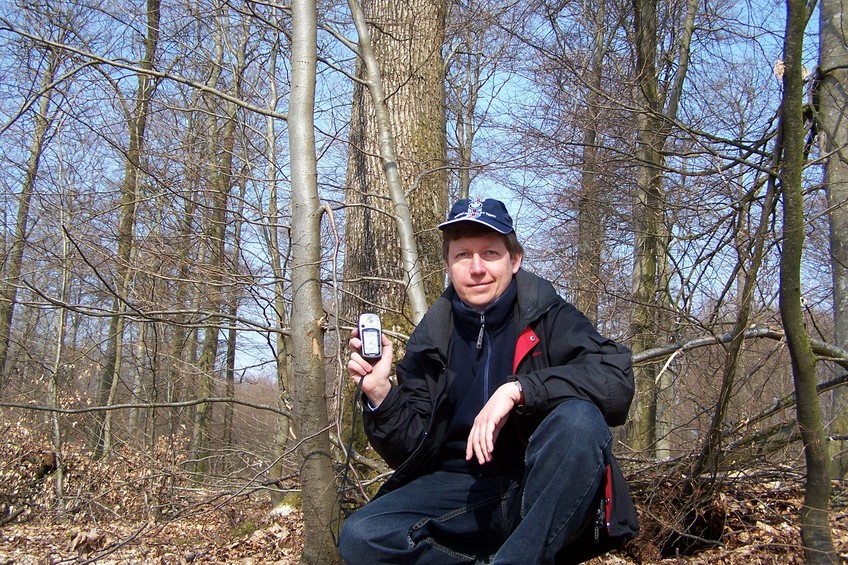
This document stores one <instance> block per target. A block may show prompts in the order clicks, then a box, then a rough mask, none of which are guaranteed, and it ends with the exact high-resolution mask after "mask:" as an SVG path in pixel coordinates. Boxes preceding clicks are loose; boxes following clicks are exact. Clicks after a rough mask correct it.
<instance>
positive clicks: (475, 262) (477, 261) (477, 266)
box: [471, 253, 485, 273]
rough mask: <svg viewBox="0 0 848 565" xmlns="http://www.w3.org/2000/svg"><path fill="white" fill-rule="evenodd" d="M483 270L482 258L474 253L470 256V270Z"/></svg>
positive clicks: (474, 271)
mask: <svg viewBox="0 0 848 565" xmlns="http://www.w3.org/2000/svg"><path fill="white" fill-rule="evenodd" d="M483 271H485V268H484V267H483V258H482V257H480V255H478V254H477V253H475V254H474V255H472V256H471V272H472V273H482V272H483Z"/></svg>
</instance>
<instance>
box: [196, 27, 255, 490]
mask: <svg viewBox="0 0 848 565" xmlns="http://www.w3.org/2000/svg"><path fill="white" fill-rule="evenodd" d="M228 29H229V26H228V22H227V19H226V17H223V16H222V17H221V18H220V21H219V28H218V31H217V36H216V49H217V52H218V54H217V56H216V60H217V61H218V63H217V64H215V65H214V67H215V69H216V71H215V72H214V73H213V74H212V78H210V80H209V84H211V85H214V84H216V83H217V81H218V78H219V74H218V73H219V72H220V69H221V68H222V67H223V64H222V63H221V61H222V60H223V48H224V45H225V44H227V45H229V44H230V42H231V41H232V38H231V37H225V35H226V33H227V30H228ZM246 42H247V35H245V36H244V37H243V38H242V40H241V42H240V43H239V44H238V45H237V46H236V47H237V49H238V53H237V64H236V68H235V69H234V71H233V72H234V75H233V84H232V85H231V88H232V91H233V92H232V93H233V95H234V96H238V95H239V90H240V80H241V73H242V72H243V70H244V66H245V49H246V46H245V43H246ZM210 114H211V115H215V112H210ZM237 118H238V107H237V106H236V104H235V103H233V102H227V103H226V104H225V118H224V123H223V124H222V125H221V127H220V128H219V127H217V124H215V122H213V127H212V128H211V130H210V134H209V135H210V138H209V139H210V147H211V148H215V149H217V151H210V154H211V155H214V162H213V163H212V166H211V168H212V170H213V171H214V175H213V178H212V181H211V185H212V186H211V192H212V196H211V199H212V201H211V203H210V209H211V216H210V218H209V224H208V228H207V234H206V240H207V246H208V248H209V252H210V255H209V262H208V268H209V272H208V273H207V278H208V280H209V281H210V284H208V285H207V287H206V288H207V290H206V303H207V308H208V311H209V313H210V316H209V321H208V323H207V325H206V327H205V328H204V331H203V346H202V348H201V353H200V359H199V360H198V371H199V376H200V383H199V387H198V391H197V393H198V397H199V398H208V397H211V396H214V394H215V380H216V379H215V375H216V362H217V358H218V340H219V335H220V332H221V326H222V323H223V320H222V317H221V316H220V314H221V313H222V312H223V309H224V307H225V304H226V296H225V293H224V287H225V283H226V281H227V275H226V271H227V261H226V245H225V241H226V236H227V206H228V203H229V194H230V188H231V187H232V185H233V176H234V175H233V159H234V158H233V149H234V147H235V136H236V120H237ZM218 148H219V149H218ZM211 423H212V405H211V404H208V403H201V404H198V406H197V411H196V412H195V421H194V426H193V433H192V448H193V453H194V471H195V472H196V473H198V474H204V473H206V472H207V471H208V470H209V467H208V463H209V458H210V456H211V451H210V448H209V445H210V441H211V432H210V427H211Z"/></svg>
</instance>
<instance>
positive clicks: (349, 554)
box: [339, 512, 368, 563]
mask: <svg viewBox="0 0 848 565" xmlns="http://www.w3.org/2000/svg"><path fill="white" fill-rule="evenodd" d="M366 521H367V520H365V519H363V515H362V513H361V512H354V513H353V514H351V515H350V516H348V517H347V519H345V521H344V523H343V524H342V529H341V531H340V532H339V553H340V554H341V556H342V559H343V560H344V562H345V563H355V562H356V556H358V555H362V552H363V551H364V550H365V548H366V547H367V546H368V541H367V535H368V527H367V526H366V525H365V524H364V522H366Z"/></svg>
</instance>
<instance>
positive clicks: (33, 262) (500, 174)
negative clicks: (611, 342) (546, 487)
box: [0, 0, 848, 564]
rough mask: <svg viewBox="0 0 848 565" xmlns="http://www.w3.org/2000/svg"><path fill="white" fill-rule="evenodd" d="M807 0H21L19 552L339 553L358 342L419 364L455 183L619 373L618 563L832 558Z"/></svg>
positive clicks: (8, 263) (845, 332) (7, 462)
mask: <svg viewBox="0 0 848 565" xmlns="http://www.w3.org/2000/svg"><path fill="white" fill-rule="evenodd" d="M809 1H810V3H809V4H807V3H805V2H804V1H800V0H753V1H749V2H741V1H737V0H704V1H702V2H696V1H695V0H666V1H665V2H657V1H656V0H630V1H627V2H619V1H618V0H582V1H577V0H558V1H549V0H528V1H521V2H519V1H499V0H363V1H362V2H361V4H360V3H358V2H357V0H349V1H348V2H346V3H345V2H315V1H314V0H313V1H308V0H294V1H293V2H292V3H291V4H285V5H284V4H277V3H275V2H273V1H271V2H265V1H261V2H260V1H256V2H254V1H245V0H232V1H228V0H221V1H218V0H209V1H206V0H185V1H169V0H164V1H162V0H145V2H135V3H126V2H115V1H112V0H88V1H85V2H83V1H78V0H40V1H26V2H24V1H23V0H0V171H2V175H0V222H2V227H3V232H2V239H0V270H2V280H0V430H2V435H3V441H2V452H0V484H2V485H3V486H2V487H0V510H2V514H0V556H3V557H5V558H7V559H10V560H11V561H12V562H14V561H16V560H17V561H26V559H25V558H26V557H27V556H30V557H32V556H34V559H35V560H34V561H32V562H55V561H56V560H61V559H71V560H72V559H78V560H80V561H87V560H101V561H103V560H107V561H108V560H116V561H117V562H120V561H126V560H130V559H136V560H138V559H140V560H142V561H156V562H162V563H170V562H174V563H179V562H190V561H195V562H216V561H221V562H223V561H232V560H235V559H245V560H252V561H253V562H262V561H265V560H268V561H278V562H283V563H293V562H297V561H298V560H299V561H300V562H302V563H310V564H311V563H334V562H336V559H337V557H336V555H335V551H334V547H333V541H334V535H335V533H336V532H337V530H338V527H339V525H340V523H341V520H342V519H343V516H344V515H345V513H346V512H348V511H350V510H351V509H353V508H355V507H357V506H358V505H361V504H363V503H364V502H365V501H366V500H367V499H368V497H369V496H370V495H372V494H373V493H374V492H375V490H376V487H377V486H378V485H379V484H380V482H381V481H382V480H383V479H384V478H385V477H386V476H387V475H388V473H389V472H390V471H389V469H388V468H387V467H386V466H385V464H383V463H382V462H381V461H380V460H379V458H378V457H377V456H376V455H375V454H374V453H373V452H371V451H370V450H369V448H368V446H367V443H366V442H365V441H364V439H363V437H362V434H361V432H360V431H359V426H358V425H357V422H356V420H355V419H354V418H352V417H351V416H352V413H354V412H355V408H353V401H354V400H353V398H352V396H353V395H352V392H353V391H352V390H350V387H349V384H348V382H347V380H348V379H347V373H346V368H345V362H346V355H347V352H346V343H347V338H348V335H349V330H350V328H351V327H352V325H353V322H354V320H355V318H356V315H357V314H358V313H359V312H362V311H366V310H369V311H376V312H378V313H379V314H380V315H381V316H382V319H383V325H384V329H386V330H387V332H388V333H389V334H390V335H391V336H392V337H393V338H394V339H395V340H396V341H397V342H398V346H399V347H400V348H401V350H402V349H403V343H404V341H405V339H406V337H407V336H408V335H409V334H410V332H411V331H412V329H413V328H414V326H415V324H416V323H417V322H418V320H420V318H421V316H422V315H423V312H424V311H425V310H426V307H427V304H429V303H430V302H431V301H432V300H433V299H434V298H435V297H436V296H438V294H439V293H440V292H441V290H442V289H443V287H444V270H443V267H442V263H441V262H442V259H441V247H440V243H439V241H440V240H439V237H438V234H437V231H436V230H435V229H434V227H435V225H436V224H437V223H438V222H439V221H441V219H443V218H444V216H445V213H446V211H447V210H448V208H449V205H450V204H451V203H452V202H453V201H454V200H456V199H457V198H461V197H467V196H469V195H470V196H472V197H476V196H494V197H498V198H500V199H502V200H504V201H506V202H507V204H508V207H509V208H510V211H511V212H512V213H513V217H514V219H515V220H516V225H517V232H518V235H519V238H520V239H521V241H522V242H523V243H524V245H525V247H526V249H527V252H528V255H527V257H526V258H525V268H528V269H531V270H533V271H535V272H537V273H539V274H541V275H543V276H545V277H547V278H549V279H550V280H552V281H553V282H554V284H555V285H556V286H557V287H558V290H559V291H560V292H561V294H562V295H563V296H564V297H566V298H567V299H568V300H570V301H572V302H573V303H575V304H576V305H577V306H578V307H579V308H580V309H581V310H583V311H584V312H586V314H587V315H588V316H589V317H590V318H591V319H592V320H594V321H596V322H597V324H598V326H599V328H600V330H601V332H602V333H604V334H606V335H609V336H611V337H614V338H615V339H617V340H618V341H621V342H623V343H625V344H627V345H628V346H630V347H631V348H632V349H633V352H634V361H635V364H636V378H637V398H636V401H635V402H634V406H633V408H632V412H631V417H630V421H629V423H628V424H627V425H626V426H624V427H622V428H621V429H619V430H616V440H617V442H616V448H615V450H616V453H617V454H618V455H619V457H620V459H621V460H622V461H623V462H624V467H625V471H626V473H627V475H628V478H629V479H630V482H631V488H632V490H633V493H634V496H635V498H636V499H637V502H638V504H639V509H640V518H641V521H642V528H643V532H642V534H641V535H640V537H639V538H637V539H636V540H635V541H634V542H632V543H631V544H630V546H629V547H628V548H626V549H625V550H624V551H622V552H621V554H620V555H618V556H611V557H609V559H612V560H614V561H609V562H656V561H659V560H661V559H663V558H674V559H683V558H691V559H693V560H697V559H702V560H703V561H700V562H757V563H759V562H768V563H772V562H780V563H784V562H791V561H793V560H805V561H806V562H810V563H836V562H838V561H839V560H840V559H845V558H846V555H848V539H846V538H848V535H846V533H845V532H846V528H848V517H847V516H848V513H846V510H845V508H846V497H845V496H846V495H845V489H844V481H845V477H846V474H848V410H846V404H848V392H846V390H848V389H846V387H845V384H846V381H848V373H846V368H848V352H847V351H846V349H848V162H846V159H848V157H846V153H845V151H846V143H848V126H846V123H845V119H846V114H845V111H846V108H848V95H846V88H848V74H846V73H848V43H846V36H848V34H846V29H845V28H844V27H843V26H844V23H843V22H844V20H845V16H846V8H845V6H844V4H842V3H839V2H836V1H835V0H822V1H819V2H817V1H816V0H809ZM352 409H353V410H354V412H352ZM292 509H293V510H292ZM174 525H177V526H176V529H172V528H171V527H172V526H174ZM221 532H224V533H223V534H221ZM219 536H223V537H219ZM198 547H203V548H205V549H197V548H198ZM740 547H742V548H743V549H744V550H743V551H741V552H738V553H736V554H734V555H735V557H732V556H731V557H727V556H724V557H715V559H716V561H709V559H711V558H710V557H705V556H708V555H710V553H709V552H710V551H714V550H716V549H717V548H718V549H722V548H724V549H727V548H740ZM210 548H214V549H210ZM122 552H123V553H122ZM699 556H700V557H699ZM772 558H773V559H776V561H769V559H772ZM722 559H727V561H721V560H722Z"/></svg>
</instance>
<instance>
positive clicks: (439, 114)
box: [341, 0, 447, 333]
mask: <svg viewBox="0 0 848 565" xmlns="http://www.w3.org/2000/svg"><path fill="white" fill-rule="evenodd" d="M362 10H363V12H364V15H365V20H366V21H367V23H368V24H369V26H368V34H369V35H370V38H371V42H370V43H371V47H372V48H373V52H374V59H375V62H378V63H379V65H380V68H379V72H374V70H373V67H372V70H369V69H367V65H366V63H365V62H363V60H362V59H360V60H359V61H358V62H357V76H358V77H360V78H362V82H358V83H357V84H356V85H355V86H354V94H353V108H352V112H351V127H350V130H351V133H350V151H349V156H348V173H347V183H346V186H347V191H346V194H345V200H346V204H347V205H348V207H347V209H346V226H345V249H346V251H345V265H344V273H345V280H346V283H347V287H348V290H349V291H350V293H349V297H350V298H348V299H346V300H344V301H343V304H342V309H341V312H342V317H343V318H346V319H347V320H348V321H349V322H350V321H351V320H353V319H354V318H355V317H356V315H357V314H358V313H359V312H361V311H362V310H365V309H375V310H377V311H379V312H381V313H383V318H384V319H383V327H384V328H385V329H393V328H394V329H400V330H402V331H403V332H404V333H408V331H409V330H410V329H411V327H412V325H413V324H414V323H416V322H417V320H416V319H415V318H417V317H418V315H419V314H418V313H415V312H413V309H415V310H419V309H420V306H416V305H415V304H411V303H410V302H409V300H408V298H407V295H406V288H404V284H406V283H399V281H408V280H411V279H412V277H413V276H414V275H415V271H414V270H417V271H418V273H419V276H421V277H422V278H423V280H424V289H425V295H426V299H425V301H424V302H426V301H428V300H429V301H432V300H433V299H434V298H435V297H436V296H437V295H438V294H439V293H440V292H441V290H442V289H443V287H444V269H443V267H442V264H443V260H442V257H441V239H440V237H439V234H438V230H436V229H435V226H436V225H437V224H438V223H440V222H441V221H443V220H444V215H445V211H446V209H447V183H446V173H445V171H444V168H443V167H444V164H445V160H446V157H445V155H446V149H445V141H444V140H445V136H444V129H445V117H444V116H445V104H444V68H443V67H444V65H443V61H442V55H441V49H442V43H443V41H444V26H445V23H444V19H445V2H444V0H404V1H399V0H370V1H367V2H364V3H363V5H362ZM360 35H362V34H360ZM360 50H361V48H360ZM380 77H381V79H382V80H381V83H382V84H381V86H382V91H383V93H384V94H383V96H382V99H383V102H384V103H385V109H386V110H387V113H388V116H387V118H388V122H389V123H390V124H391V127H392V128H393V130H394V139H393V140H387V139H386V125H387V124H385V121H386V120H385V119H384V123H383V124H382V125H381V124H380V123H378V120H379V115H378V113H377V110H378V109H379V108H377V107H375V103H374V101H375V96H374V92H373V88H374V86H375V85H374V83H373V81H375V80H377V79H378V78H380ZM366 85H367V87H366ZM369 89H370V90H371V92H369ZM381 128H382V130H381ZM391 141H393V142H394V143H393V146H394V147H395V148H396V156H395V159H394V161H392V160H391V157H392V156H391V155H386V154H385V152H384V149H385V148H386V147H387V144H388V143H389V142H391ZM377 156H381V157H377ZM387 158H388V159H387ZM389 175H397V180H399V184H400V189H401V190H403V191H404V193H405V198H404V199H405V200H406V203H403V202H402V203H400V208H401V210H398V207H399V203H398V196H396V195H392V194H391V192H390V187H389V184H388V182H387V177H388V176H389ZM403 207H408V210H409V220H410V221H411V230H412V231H413V232H414V239H415V243H416V244H417V250H418V252H417V255H418V264H417V265H409V264H408V258H404V257H403V256H402V254H401V249H400V248H399V246H398V245H397V243H396V242H398V241H399V239H400V237H401V236H404V235H405V234H404V233H401V232H400V231H399V228H398V224H397V222H396V220H395V218H397V217H401V218H402V212H403V210H402V208H403ZM399 212H401V213H399ZM408 251H410V250H407V252H408ZM411 269H412V270H411Z"/></svg>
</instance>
